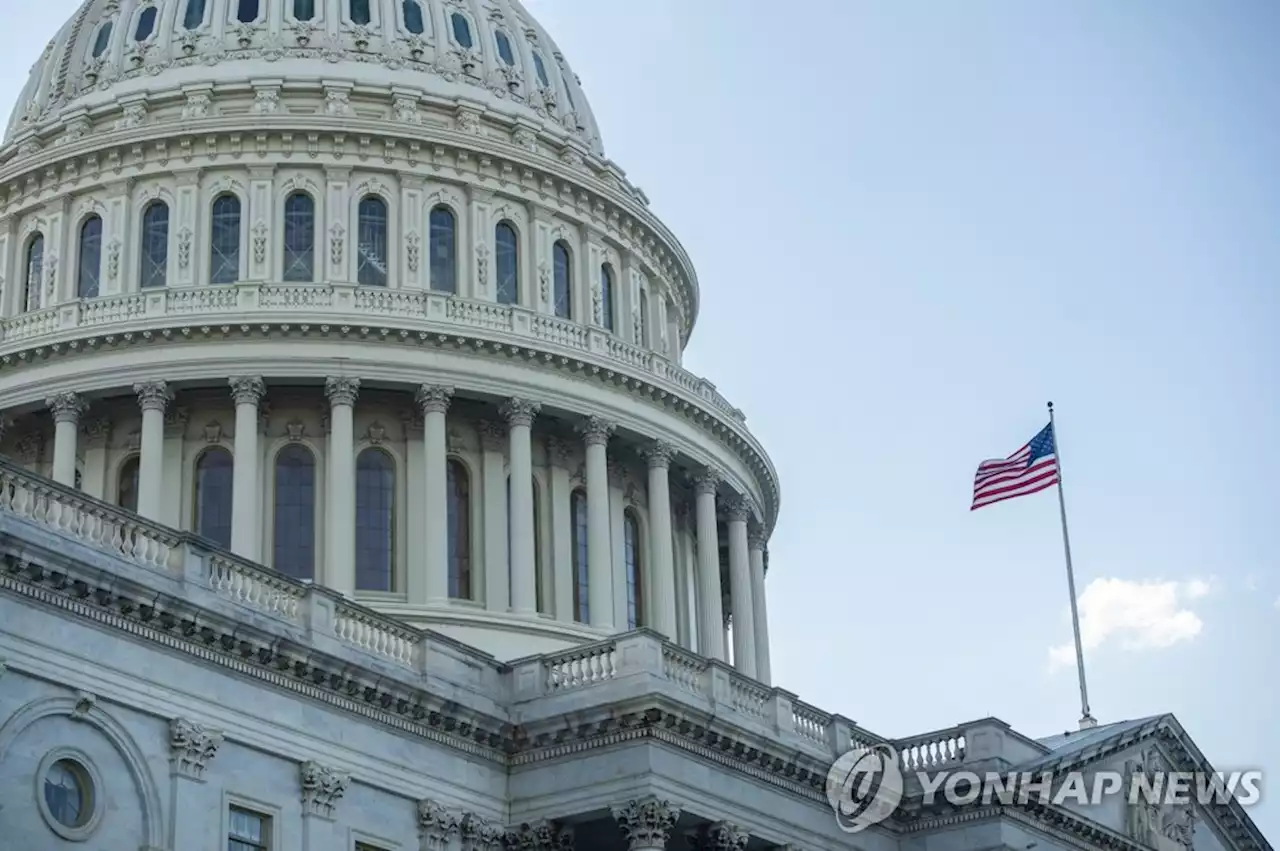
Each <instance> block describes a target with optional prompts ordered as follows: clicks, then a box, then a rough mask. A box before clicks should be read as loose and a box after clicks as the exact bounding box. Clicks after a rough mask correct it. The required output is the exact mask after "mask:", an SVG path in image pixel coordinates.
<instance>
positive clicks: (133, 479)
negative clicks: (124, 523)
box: [116, 455, 142, 514]
mask: <svg viewBox="0 0 1280 851" xmlns="http://www.w3.org/2000/svg"><path fill="white" fill-rule="evenodd" d="M141 468H142V459H141V458H140V457H139V456H137V455H134V456H133V457H132V458H130V459H129V460H127V461H125V462H124V463H123V464H121V465H120V475H119V478H118V479H117V480H116V505H118V506H120V507H121V508H123V509H124V510H126V511H132V512H134V513H135V514H136V513H137V511H138V476H139V471H140V470H141Z"/></svg>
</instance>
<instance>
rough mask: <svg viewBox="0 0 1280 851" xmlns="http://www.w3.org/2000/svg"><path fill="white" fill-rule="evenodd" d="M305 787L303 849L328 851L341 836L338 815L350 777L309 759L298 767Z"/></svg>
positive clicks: (303, 791) (300, 778) (303, 790)
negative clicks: (339, 834) (336, 822)
mask: <svg viewBox="0 0 1280 851" xmlns="http://www.w3.org/2000/svg"><path fill="white" fill-rule="evenodd" d="M298 773H299V781H300V785H301V787H302V847H303V848H329V847H334V846H333V842H334V841H335V839H336V838H337V836H338V833H339V831H338V830H337V829H336V827H337V826H336V824H335V823H334V822H335V813H336V811H337V807H338V801H340V800H341V799H342V796H343V795H344V794H346V791H347V786H348V785H350V783H351V777H350V776H349V775H347V774H343V773H340V772H338V771H335V770H334V769H332V768H329V767H327V766H324V765H321V764H319V763H318V762H315V761H314V760H308V761H307V762H304V763H302V764H301V765H300V766H299V772H298Z"/></svg>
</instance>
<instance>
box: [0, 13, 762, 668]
mask: <svg viewBox="0 0 1280 851" xmlns="http://www.w3.org/2000/svg"><path fill="white" fill-rule="evenodd" d="M697 310H698V285H697V280H696V277H695V274H694V270H693V266H692V264H691V263H690V260H689V258H688V256H687V255H686V254H685V252H684V250H683V248H682V247H681V245H680V243H679V242H678V241H677V240H676V238H675V236H674V235H673V234H672V233H671V232H670V231H669V230H668V229H667V228H666V227H665V226H664V225H663V224H662V222H661V221H659V220H658V218H657V217H656V216H654V215H653V213H652V212H651V211H650V210H649V207H648V202H647V200H646V198H645V196H644V194H643V193H642V192H641V191H640V190H639V189H638V188H636V187H635V186H633V185H632V184H631V183H630V182H628V180H627V178H626V176H625V175H624V173H623V172H622V171H621V170H620V169H619V168H618V167H617V166H616V165H614V164H613V163H612V162H610V161H609V160H607V159H605V158H604V157H603V153H602V148H601V144H600V136H599V133H598V132H597V128H596V125H595V121H594V119H593V118H592V115H591V111H590V108H589V106H588V104H587V100H586V97H585V96H584V94H583V92H582V89H581V88H580V85H579V82H578V80H577V78H576V76H575V75H574V74H573V72H572V71H571V70H570V68H569V65H568V64H567V62H566V60H565V58H564V56H563V55H562V54H561V53H560V51H559V50H558V49H557V48H556V46H555V44H554V42H552V40H551V38H550V37H549V36H548V35H547V33H546V32H545V31H544V30H543V29H542V28H541V27H539V26H538V24H537V22H536V21H534V20H533V19H532V18H531V17H530V16H529V14H528V13H527V12H526V11H525V10H524V8H523V7H522V6H521V5H520V4H519V3H518V2H515V0H87V2H85V3H84V4H83V5H82V6H81V7H80V9H79V10H78V11H77V12H76V14H75V16H74V17H73V18H72V19H71V20H70V21H69V22H68V23H67V24H66V25H65V26H64V27H63V28H62V29H61V30H60V31H59V33H58V35H57V36H56V37H55V38H54V40H53V41H52V42H51V43H50V44H49V45H48V47H46V48H45V50H44V52H43V54H42V55H41V57H40V58H39V60H38V61H37V62H36V64H35V66H34V69H33V71H32V75H31V78H30V81H29V83H28V84H27V85H26V87H25V89H24V90H23V92H22V95H21V98H20V101H19V103H18V104H17V106H16V108H15V110H14V113H13V117H12V119H11V121H10V123H9V127H8V135H7V137H6V141H5V144H4V146H3V147H2V148H0V410H2V411H3V412H4V416H5V419H4V431H3V438H2V441H0V450H2V451H3V452H4V454H5V455H7V456H8V457H9V458H10V459H13V460H15V461H16V462H18V463H20V464H21V465H23V466H25V467H26V468H27V469H28V470H31V471H34V472H38V473H42V474H46V475H50V476H51V477H52V478H53V479H54V480H55V481H56V482H59V483H61V484H62V485H63V486H65V487H68V488H74V489H78V493H79V494H80V495H82V497H83V498H84V499H86V500H96V501H94V502H88V501H87V502H86V505H89V506H92V509H91V513H93V516H95V517H98V518H100V520H99V521H95V522H100V523H102V524H107V525H105V526H101V527H98V526H95V527H94V528H95V529H98V531H96V532H92V531H85V530H82V531H84V534H96V535H100V536H101V535H104V534H107V533H106V532H103V531H102V529H106V528H111V529H114V530H115V531H114V532H111V533H110V534H111V535H115V536H117V537H116V538H113V539H112V540H116V541H117V542H118V543H119V542H122V543H119V545H120V546H122V547H124V548H125V549H126V550H129V548H130V547H135V548H136V549H138V551H139V552H142V550H143V549H145V548H144V547H143V546H142V545H141V544H131V543H129V542H130V541H138V540H143V539H146V540H153V539H156V538H155V536H157V535H162V534H170V532H166V531H164V530H171V531H172V533H173V534H181V535H186V536H188V538H187V539H188V540H192V541H199V542H202V543H201V545H202V546H204V545H207V546H208V547H209V548H210V553H211V555H210V557H209V559H208V561H207V565H208V566H207V569H206V574H207V575H205V577H204V579H203V580H202V581H205V582H208V583H209V584H210V585H213V586H216V587H219V588H223V589H231V590H234V591H235V593H237V594H242V595H244V596H246V598H250V597H252V598H255V599H262V598H263V595H268V596H270V595H278V594H285V595H286V596H288V595H289V594H293V593H294V591H296V589H297V588H298V587H301V586H300V585H298V583H306V582H313V583H316V584H318V585H321V586H324V587H327V588H330V589H333V590H334V591H335V592H338V593H339V594H341V595H344V597H345V598H348V599H354V600H355V601H357V602H359V603H361V604H363V605H366V606H368V607H371V608H373V609H377V610H379V611H381V612H383V613H386V614H391V615H394V616H395V617H397V618H399V619H400V620H402V621H404V622H407V623H409V624H412V625H415V626H427V627H430V628H432V629H434V630H437V631H439V632H441V633H444V634H446V635H449V636H452V637H454V638H456V639H458V640H460V641H464V642H466V643H468V644H470V645H473V646H475V647H478V648H480V649H482V650H485V651H487V652H489V653H492V654H494V655H495V656H498V657H500V658H503V659H510V658H514V657H516V656H522V655H525V654H528V653H533V652H549V651H552V650H557V649H561V648H564V647H569V646H573V645H577V644H580V643H581V642H583V641H593V640H596V639H599V638H601V637H602V636H608V635H612V634H614V633H618V632H625V631H627V630H630V629H632V628H634V627H636V626H648V627H651V628H653V629H655V630H656V631H658V632H660V633H662V634H664V635H666V636H668V637H670V638H671V639H672V640H677V641H679V642H681V643H682V644H684V645H685V646H686V647H689V648H691V649H692V648H697V649H699V650H700V652H703V653H705V655H708V656H712V657H716V658H720V659H723V660H726V661H727V660H730V659H731V660H732V661H733V663H734V664H736V665H737V666H738V667H739V668H741V669H742V670H743V671H744V672H746V673H748V674H750V675H751V676H755V677H758V678H759V679H761V680H764V681H767V680H768V677H769V670H768V638H767V615H766V606H765V592H764V572H765V565H766V554H765V549H766V542H767V539H768V536H769V534H770V532H771V531H772V528H773V526H774V523H775V521H776V518H777V512H778V499H779V497H778V483H777V477H776V474H775V472H774V470H773V467H772V465H771V463H770V461H769V459H768V456H767V455H766V454H765V452H764V450H763V448H762V447H761V446H760V444H759V443H758V442H757V441H756V440H755V438H754V437H753V436H752V435H751V433H750V431H749V430H748V429H747V426H746V422H745V417H744V415H743V414H742V412H741V411H739V410H738V409H737V408H735V407H734V406H733V405H732V404H731V403H730V402H729V401H727V400H726V399H725V398H724V397H723V396H722V395H721V394H720V393H719V392H718V391H717V390H716V388H715V386H714V385H713V384H712V383H711V382H709V381H707V380H706V379H704V378H701V377H698V376H695V375H693V374H691V373H689V372H688V371H687V370H685V369H684V368H683V367H682V366H681V359H682V352H683V349H684V346H685V345H686V343H687V341H688V339H689V336H690V334H691V333H692V331H693V327H694V321H695V318H696V314H697ZM97 501H100V502H97ZM86 510H90V509H86ZM144 533H145V534H144ZM192 536H196V537H192ZM129 551H130V552H132V550H129ZM264 566H265V567H266V568H268V569H269V570H268V571H267V572H265V573H264V572H262V569H263V567H264ZM289 589H294V590H289ZM273 599H274V597H273ZM730 623H731V624H732V627H730Z"/></svg>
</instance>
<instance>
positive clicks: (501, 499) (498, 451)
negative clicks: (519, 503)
mask: <svg viewBox="0 0 1280 851" xmlns="http://www.w3.org/2000/svg"><path fill="white" fill-rule="evenodd" d="M476 430H477V431H478V432H479V433H480V449H481V455H480V475H481V476H482V477H483V479H484V488H483V491H482V493H481V498H482V500H483V505H484V524H483V528H484V602H485V608H486V609H488V610H489V611H491V612H505V611H507V609H509V608H510V607H511V575H510V560H509V555H510V554H509V553H508V549H507V548H508V546H509V544H510V539H509V534H508V526H507V523H508V520H507V508H508V505H507V467H506V463H507V459H506V455H505V451H506V448H507V430H506V428H504V427H503V425H502V423H498V422H492V421H490V420H481V421H480V422H478V423H476Z"/></svg>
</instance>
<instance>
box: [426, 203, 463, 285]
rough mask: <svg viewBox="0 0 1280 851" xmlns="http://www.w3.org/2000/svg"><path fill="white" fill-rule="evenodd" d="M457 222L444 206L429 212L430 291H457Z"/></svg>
mask: <svg viewBox="0 0 1280 851" xmlns="http://www.w3.org/2000/svg"><path fill="white" fill-rule="evenodd" d="M457 223H458V220H457V219H456V218H454V215H453V211H452V210H450V209H449V208H448V207H445V206H444V205H440V206H438V207H435V208H434V209H432V211H431V221H430V225H431V237H430V245H429V246H428V248H427V250H428V252H429V253H430V255H431V259H430V264H431V289H433V290H435V291H436V292H442V293H456V292H457V291H458V236H457V233H458V229H457Z"/></svg>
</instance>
